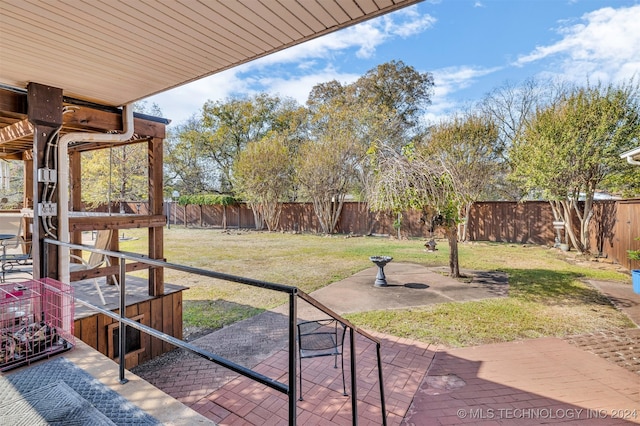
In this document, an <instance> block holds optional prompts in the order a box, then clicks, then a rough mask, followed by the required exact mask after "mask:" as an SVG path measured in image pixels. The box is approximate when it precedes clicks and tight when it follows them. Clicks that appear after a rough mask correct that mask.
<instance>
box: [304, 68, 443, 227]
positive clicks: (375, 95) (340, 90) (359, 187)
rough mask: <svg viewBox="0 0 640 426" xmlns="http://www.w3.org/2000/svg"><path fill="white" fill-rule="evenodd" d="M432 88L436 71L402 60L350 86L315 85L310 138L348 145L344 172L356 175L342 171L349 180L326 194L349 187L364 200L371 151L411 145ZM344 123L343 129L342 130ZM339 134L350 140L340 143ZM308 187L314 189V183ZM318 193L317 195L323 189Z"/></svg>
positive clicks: (344, 148) (309, 103)
mask: <svg viewBox="0 0 640 426" xmlns="http://www.w3.org/2000/svg"><path fill="white" fill-rule="evenodd" d="M432 88H433V77H432V76H431V74H428V73H419V72H418V71H416V70H415V69H414V68H412V67H410V66H407V65H406V64H404V63H403V62H401V61H392V62H388V63H385V64H382V65H379V66H378V67H376V68H373V69H371V70H369V71H368V72H367V73H366V74H365V75H363V76H362V77H361V78H360V79H358V80H357V81H356V82H354V83H352V84H349V85H342V84H340V83H339V82H337V81H330V82H327V83H322V84H318V85H316V86H315V87H314V88H313V90H312V91H311V93H310V95H309V99H308V101H307V106H308V108H309V111H310V114H311V124H310V138H311V139H312V140H315V141H322V142H321V144H327V140H328V139H331V140H333V142H332V143H333V144H336V145H337V146H339V147H340V148H339V149H341V150H342V154H340V155H338V157H340V156H342V159H341V161H342V162H343V164H344V165H345V167H344V168H343V169H342V170H341V171H342V172H343V173H347V172H348V173H351V174H352V176H351V177H347V176H346V175H343V174H342V173H341V174H339V176H341V182H343V183H342V184H341V185H337V184H335V182H334V187H333V188H332V189H329V190H328V192H329V194H327V195H325V197H326V198H327V199H333V200H340V199H343V198H344V195H343V196H340V197H336V196H335V194H332V193H331V192H332V191H335V188H336V187H338V186H341V187H343V188H348V191H349V192H350V194H352V195H355V196H357V197H359V198H360V199H367V193H368V191H369V188H370V186H371V184H372V181H373V169H372V165H371V163H370V161H369V157H368V156H367V151H368V150H369V149H370V147H371V146H372V144H375V143H385V144H387V145H392V146H394V147H395V148H396V149H397V150H401V149H402V147H403V146H405V145H407V144H409V143H410V141H411V139H412V138H413V137H415V136H416V135H417V134H419V133H420V127H419V124H420V123H419V121H420V116H421V113H422V112H423V111H424V109H425V107H426V106H427V105H428V104H429V103H430V97H431V94H432ZM336 123H339V124H336ZM339 126H342V129H338V127H339ZM339 138H345V140H344V141H342V142H338V141H337V139H339ZM347 139H348V140H347ZM327 163H329V159H327ZM316 166H317V170H316V171H315V172H316V173H320V170H321V169H323V170H325V172H326V173H335V169H336V168H337V166H336V167H329V164H324V165H323V166H324V167H321V165H320V164H317V165H316ZM307 173H308V171H307ZM334 177H335V176H334ZM326 180H331V178H330V177H327V178H326ZM306 189H307V194H308V193H309V188H308V187H307V188H306ZM313 192H314V193H315V194H316V195H315V197H316V199H317V198H318V196H319V194H320V188H316V190H315V191H313ZM345 195H346V194H345ZM325 205H326V204H325ZM327 209H329V207H328V206H327V207H326V208H324V209H319V210H318V211H319V212H321V214H323V215H325V216H327V213H326V211H327ZM340 210H341V204H340V203H338V204H337V205H335V206H333V211H334V212H336V213H338V214H339V212H340ZM328 216H331V215H328ZM332 221H333V222H336V223H337V218H336V217H333V220H332ZM321 222H323V221H322V220H321ZM330 232H332V231H330Z"/></svg>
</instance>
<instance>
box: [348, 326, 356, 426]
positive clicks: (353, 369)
mask: <svg viewBox="0 0 640 426" xmlns="http://www.w3.org/2000/svg"><path fill="white" fill-rule="evenodd" d="M349 338H350V340H351V342H350V347H349V350H350V351H351V413H352V415H353V418H352V419H351V424H353V426H356V425H357V424H358V382H357V380H356V339H355V331H354V330H353V327H350V328H349Z"/></svg>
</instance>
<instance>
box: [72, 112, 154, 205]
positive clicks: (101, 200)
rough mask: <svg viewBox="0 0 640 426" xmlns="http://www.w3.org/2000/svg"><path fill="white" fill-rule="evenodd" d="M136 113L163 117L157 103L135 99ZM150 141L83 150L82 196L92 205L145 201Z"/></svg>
mask: <svg viewBox="0 0 640 426" xmlns="http://www.w3.org/2000/svg"><path fill="white" fill-rule="evenodd" d="M134 111H135V112H137V113H142V114H147V115H153V116H156V117H162V111H161V110H160V108H159V107H158V105H157V104H155V103H154V104H151V105H149V104H148V103H147V102H146V101H142V102H136V103H135V104H134ZM148 182H149V181H148V161H147V144H145V143H136V144H129V145H120V146H113V147H109V148H106V149H99V150H94V151H88V152H84V153H82V200H83V201H84V202H85V203H87V204H88V205H89V206H98V205H100V204H105V203H109V204H111V203H114V202H117V203H120V206H121V208H122V207H123V204H122V203H123V202H125V201H143V200H146V199H147V197H148V195H149V183H148Z"/></svg>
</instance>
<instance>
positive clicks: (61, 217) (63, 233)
mask: <svg viewBox="0 0 640 426" xmlns="http://www.w3.org/2000/svg"><path fill="white" fill-rule="evenodd" d="M133 129H134V124H133V105H124V106H123V107H122V131H123V133H85V132H74V133H67V134H66V135H63V136H62V137H61V138H60V140H59V141H58V165H59V166H58V167H59V169H58V185H59V190H58V222H59V223H58V241H61V242H64V243H69V242H70V241H69V152H68V149H69V144H70V143H71V142H105V143H116V142H125V141H127V140H129V139H131V136H133ZM69 254H70V253H69V247H60V250H59V251H58V275H59V279H60V281H62V282H63V283H69Z"/></svg>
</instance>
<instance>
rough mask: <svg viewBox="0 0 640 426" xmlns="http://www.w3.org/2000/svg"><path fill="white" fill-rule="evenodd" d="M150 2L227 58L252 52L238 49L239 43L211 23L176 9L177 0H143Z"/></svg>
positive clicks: (208, 46)
mask: <svg viewBox="0 0 640 426" xmlns="http://www.w3.org/2000/svg"><path fill="white" fill-rule="evenodd" d="M143 1H145V2H148V3H147V4H149V7H151V4H153V5H154V6H153V7H155V8H157V9H158V10H163V11H164V12H165V13H166V14H167V15H170V16H172V17H173V19H175V20H176V21H177V22H179V23H180V24H181V25H183V26H184V27H187V28H188V30H187V31H189V34H193V36H194V37H197V38H198V39H200V40H201V41H202V42H203V43H204V44H205V45H206V46H207V48H208V49H211V50H214V51H217V52H219V54H220V55H221V57H224V58H226V59H227V61H228V58H232V59H233V61H239V60H242V58H243V57H245V56H246V55H247V54H251V52H250V51H249V50H247V49H242V48H241V49H238V45H237V44H235V43H232V42H231V40H229V39H227V38H226V37H225V36H223V35H221V34H218V33H216V32H215V28H211V23H210V22H209V21H207V23H206V24H205V25H203V24H202V22H201V21H200V20H197V21H196V20H195V19H190V18H189V17H188V16H187V15H186V14H185V13H184V11H183V10H176V8H175V6H176V2H175V0H143Z"/></svg>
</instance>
